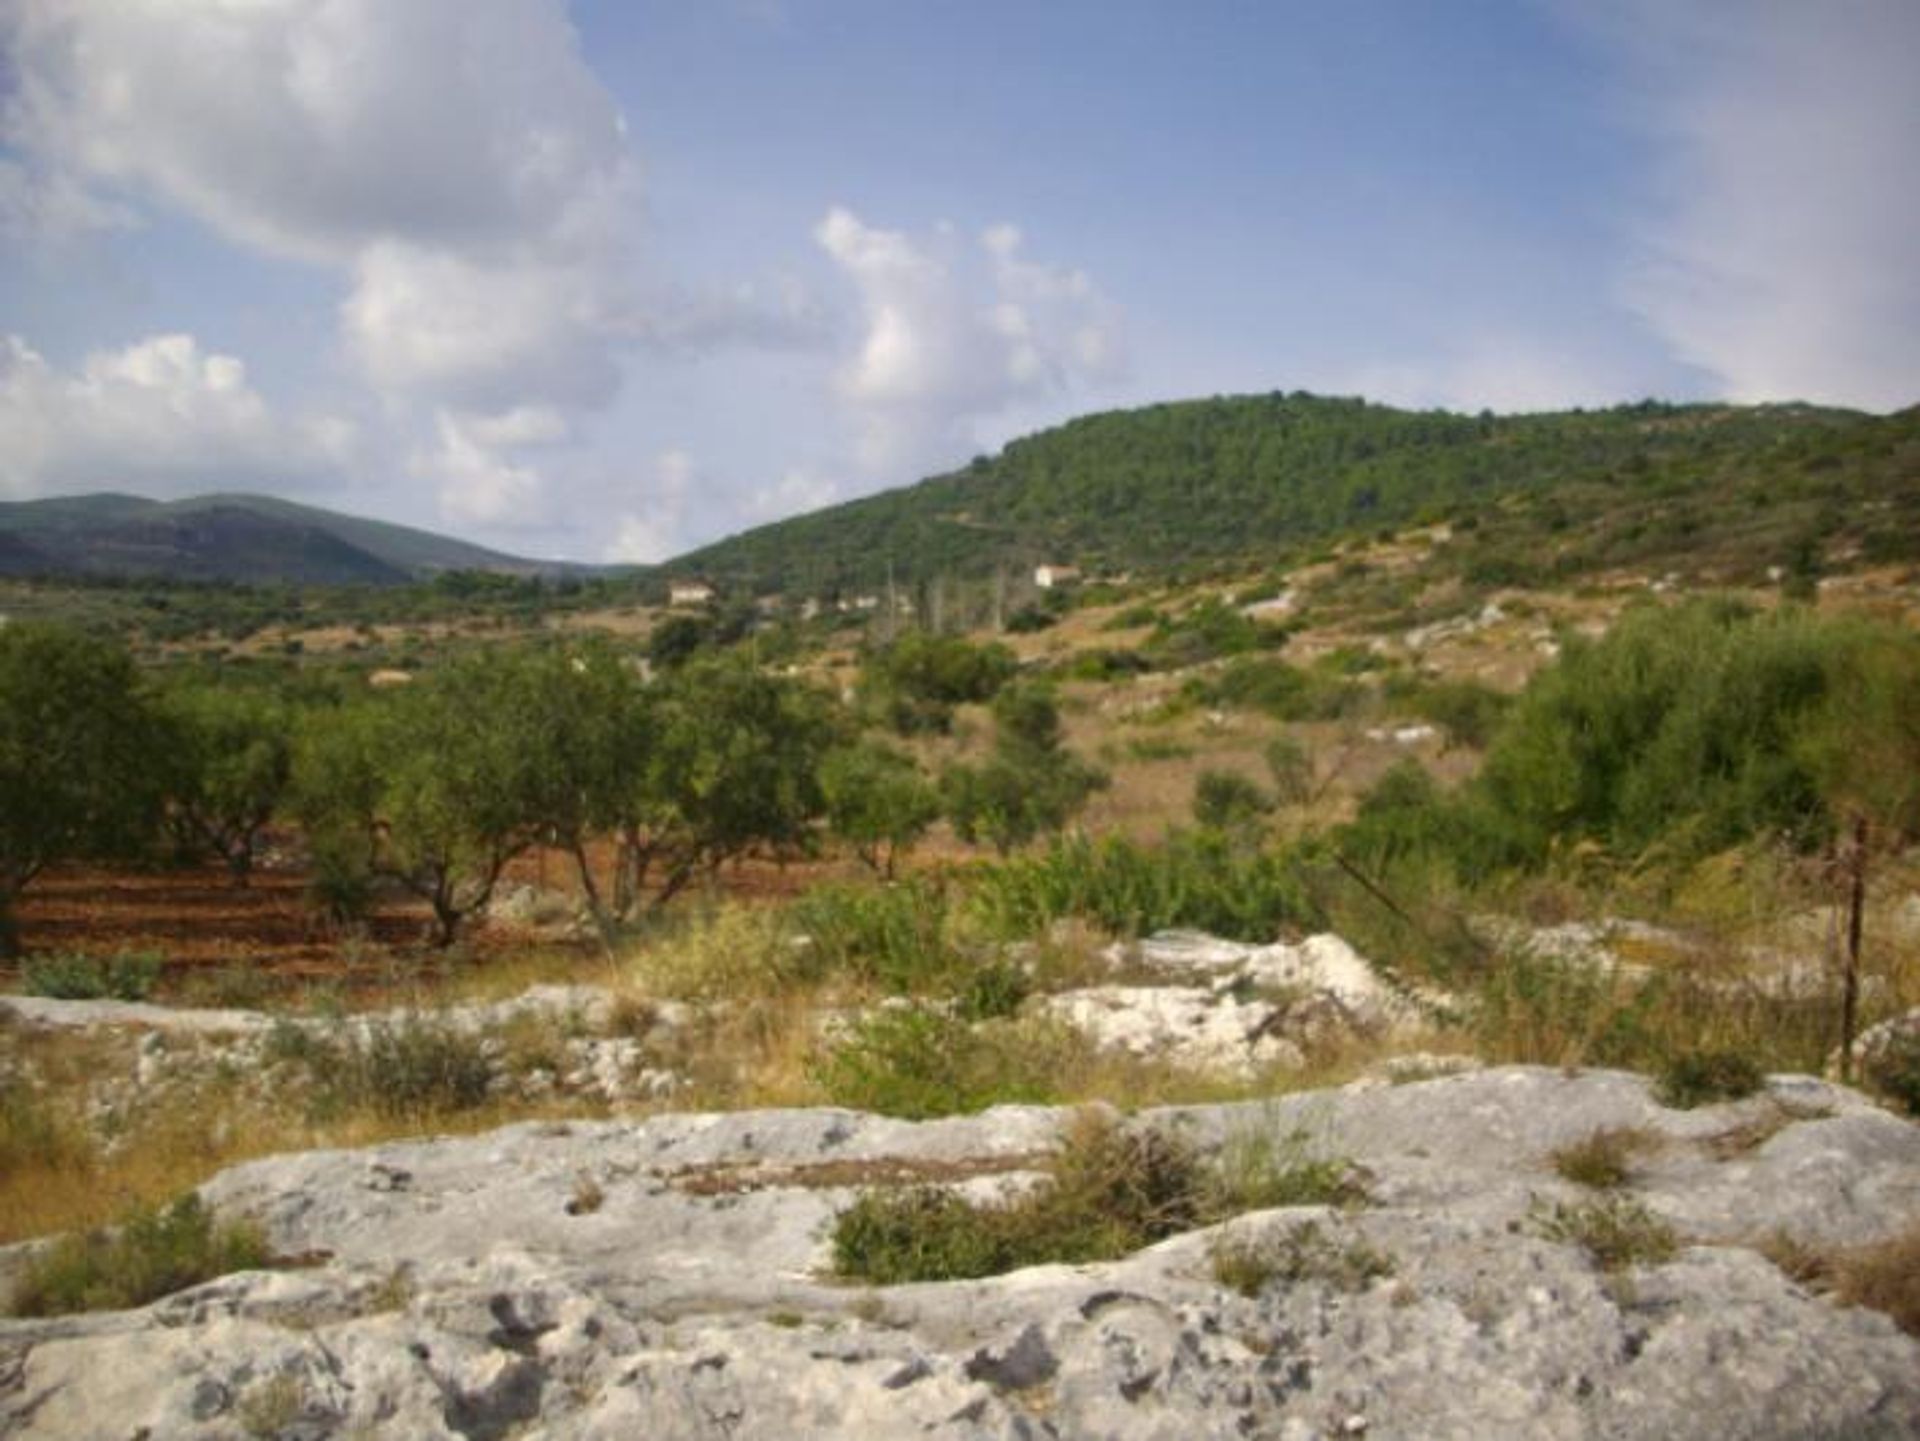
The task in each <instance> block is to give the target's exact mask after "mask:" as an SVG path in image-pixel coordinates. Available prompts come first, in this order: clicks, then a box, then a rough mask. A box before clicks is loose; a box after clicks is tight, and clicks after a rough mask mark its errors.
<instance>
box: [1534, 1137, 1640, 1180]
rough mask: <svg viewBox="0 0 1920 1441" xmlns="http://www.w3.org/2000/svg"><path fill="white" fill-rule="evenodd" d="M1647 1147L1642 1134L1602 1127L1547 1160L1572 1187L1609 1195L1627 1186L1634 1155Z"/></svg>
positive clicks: (1570, 1143) (1565, 1146) (1569, 1144)
mask: <svg viewBox="0 0 1920 1441" xmlns="http://www.w3.org/2000/svg"><path fill="white" fill-rule="evenodd" d="M1648 1143H1649V1138H1648V1137H1647V1135H1646V1134H1645V1133H1643V1132H1640V1131H1636V1130H1633V1129H1632V1128H1630V1127H1621V1126H1603V1127H1601V1128H1600V1129H1599V1130H1596V1131H1593V1132H1590V1133H1589V1134H1588V1135H1586V1136H1583V1137H1582V1138H1581V1139H1579V1140H1578V1141H1572V1142H1569V1143H1568V1144H1567V1145H1564V1146H1562V1147H1560V1149H1559V1150H1557V1151H1555V1152H1554V1153H1553V1155H1552V1156H1551V1157H1550V1158H1549V1159H1550V1160H1551V1161H1552V1162H1553V1169H1554V1170H1556V1171H1558V1172H1559V1173H1560V1175H1561V1177H1562V1178H1563V1179H1565V1180H1568V1181H1571V1182H1573V1183H1574V1185H1576V1186H1588V1187H1591V1188H1592V1189H1594V1190H1596V1191H1610V1190H1612V1189H1613V1188H1614V1187H1616V1186H1624V1185H1625V1184H1626V1183H1627V1178H1628V1177H1629V1176H1630V1175H1631V1174H1632V1169H1633V1157H1634V1154H1635V1153H1636V1152H1637V1151H1639V1150H1641V1149H1642V1148H1643V1147H1645V1146H1646V1145H1647V1144H1648Z"/></svg>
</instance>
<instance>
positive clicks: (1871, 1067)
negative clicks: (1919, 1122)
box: [1860, 1026, 1920, 1116]
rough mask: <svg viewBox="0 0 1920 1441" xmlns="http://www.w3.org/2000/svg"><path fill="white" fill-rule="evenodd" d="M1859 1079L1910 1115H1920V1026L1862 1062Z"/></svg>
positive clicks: (1900, 1034) (1902, 1033) (1903, 1032)
mask: <svg viewBox="0 0 1920 1441" xmlns="http://www.w3.org/2000/svg"><path fill="white" fill-rule="evenodd" d="M1860 1079H1861V1080H1862V1081H1863V1082H1865V1084H1866V1085H1868V1086H1869V1087H1871V1088H1872V1089H1873V1090H1875V1091H1878V1092H1879V1093H1880V1094H1881V1095H1883V1096H1885V1097H1886V1098H1887V1099H1888V1100H1890V1101H1892V1102H1894V1103H1895V1104H1896V1105H1898V1106H1899V1107H1900V1109H1901V1110H1903V1111H1905V1112H1906V1113H1907V1114H1908V1115H1909V1116H1920V1027H1911V1026H1910V1027H1907V1028H1905V1029H1903V1030H1900V1031H1898V1032H1896V1033H1895V1034H1894V1035H1892V1036H1891V1037H1889V1038H1888V1039H1887V1040H1886V1041H1884V1042H1882V1043H1881V1044H1880V1045H1878V1046H1875V1047H1874V1048H1873V1049H1872V1050H1871V1051H1870V1052H1869V1053H1868V1054H1867V1055H1866V1056H1865V1057H1864V1059H1863V1060H1862V1061H1861V1064H1860Z"/></svg>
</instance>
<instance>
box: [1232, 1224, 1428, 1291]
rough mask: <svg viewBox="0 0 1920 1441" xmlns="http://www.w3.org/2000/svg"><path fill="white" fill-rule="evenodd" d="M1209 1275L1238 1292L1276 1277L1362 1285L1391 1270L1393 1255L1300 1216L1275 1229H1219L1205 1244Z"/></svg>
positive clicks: (1353, 1287) (1346, 1287) (1345, 1287)
mask: <svg viewBox="0 0 1920 1441" xmlns="http://www.w3.org/2000/svg"><path fill="white" fill-rule="evenodd" d="M1208 1260H1209V1261H1210V1262H1211V1264H1212V1267H1213V1279H1214V1280H1215V1281H1217V1282H1219V1283H1220V1284H1221V1285H1222V1286H1225V1287H1226V1288H1227V1289H1228V1290H1231V1291H1238V1292H1239V1293H1240V1294H1241V1295H1242V1296H1246V1297H1249V1298H1251V1297H1254V1296H1258V1295H1259V1294H1260V1293H1261V1292H1262V1291H1263V1290H1265V1289H1266V1288H1267V1287H1268V1286H1269V1285H1271V1284H1272V1283H1273V1282H1275V1281H1285V1282H1290V1283H1293V1284H1298V1283H1300V1282H1303V1281H1317V1282H1320V1283H1321V1284H1323V1285H1327V1286H1331V1287H1333V1288H1334V1289H1335V1290H1336V1291H1360V1290H1364V1289H1365V1288H1366V1286H1367V1284H1368V1283H1369V1282H1371V1281H1374V1280H1377V1279H1378V1278H1380V1277H1382V1276H1391V1275H1392V1274H1393V1271H1394V1265H1393V1258H1392V1257H1390V1256H1388V1255H1386V1254H1385V1253H1384V1252H1381V1251H1376V1250H1374V1249H1373V1248H1372V1247H1371V1246H1369V1245H1367V1243H1366V1242H1364V1241H1360V1240H1353V1241H1348V1242H1345V1243H1344V1244H1343V1243H1342V1242H1340V1241H1337V1240H1335V1239H1334V1238H1332V1237H1331V1236H1328V1235H1326V1234H1324V1233H1323V1232H1322V1231H1321V1229H1320V1226H1319V1223H1318V1222H1315V1221H1301V1222H1299V1223H1298V1224H1297V1225H1294V1226H1290V1227H1288V1228H1287V1229H1286V1230H1285V1231H1282V1232H1281V1233H1280V1234H1278V1235H1265V1236H1240V1235H1235V1234H1231V1233H1228V1234H1222V1235H1220V1236H1217V1237H1215V1238H1214V1242H1213V1244H1212V1246H1211V1247H1209V1248H1208Z"/></svg>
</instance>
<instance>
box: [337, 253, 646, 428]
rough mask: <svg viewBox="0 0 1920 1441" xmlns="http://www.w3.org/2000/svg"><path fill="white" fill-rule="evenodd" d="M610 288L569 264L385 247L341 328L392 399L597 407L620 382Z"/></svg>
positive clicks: (362, 266)
mask: <svg viewBox="0 0 1920 1441" xmlns="http://www.w3.org/2000/svg"><path fill="white" fill-rule="evenodd" d="M605 290H606V285H605V283H604V281H603V278H602V277H600V276H599V275H597V274H596V273H595V272H594V271H593V270H592V269H591V268H586V267H582V266H579V265H575V264H572V263H569V262H566V261H561V262H559V263H553V262H549V261H544V260H539V259H533V258H515V259H511V260H506V261H496V260H491V259H487V260H474V259H470V258H468V257H466V256H463V255H458V254H455V253H453V252H451V251H446V250H435V249H427V248H421V247H418V246H414V245H409V244H405V243H402V242H398V241H382V242H380V243H379V244H376V245H372V246H369V247H368V248H367V249H366V250H365V251H364V252H363V253H362V254H361V255H360V257H359V259H358V260H357V261H356V262H355V263H354V287H353V291H352V294H351V295H349V296H348V298H347V300H346V302H345V303H344V304H343V305H342V306H341V328H342V330H343V332H344V334H345V336H346V339H347V343H348V347H349V349H350V350H351V352H352V353H353V355H354V356H355V357H356V359H357V360H358V361H359V364H360V366H361V368H362V369H363V371H364V372H365V373H366V375H367V376H368V377H369V378H370V379H371V380H372V381H373V382H374V384H375V385H376V386H378V387H379V388H381V389H382V390H385V391H388V392H392V393H406V394H424V395H428V396H434V397H439V398H442V399H446V400H452V401H457V402H459V403H461V404H466V405H485V406H510V405H514V404H518V403H525V402H527V401H530V400H539V401H547V402H560V403H565V404H570V405H574V406H594V405H599V404H603V403H604V402H605V401H607V400H608V399H610V398H611V397H612V395H613V393H614V391H615V390H616V389H617V387H618V385H619V372H618V370H617V369H616V367H615V364H614V358H613V355H612V351H611V347H610V336H609V334H608V331H607V327H606V324H605V320H606V310H605V303H606V298H605Z"/></svg>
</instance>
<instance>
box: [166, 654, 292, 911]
mask: <svg viewBox="0 0 1920 1441" xmlns="http://www.w3.org/2000/svg"><path fill="white" fill-rule="evenodd" d="M158 708H159V714H160V720H161V724H162V728H163V730H164V732H165V737H166V756H165V757H164V770H165V775H166V788H167V811H168V820H169V822H170V824H171V825H172V826H173V828H174V830H175V831H176V832H177V833H178V834H179V835H180V837H181V838H182V839H183V840H185V841H187V842H188V843H190V844H191V845H193V846H194V847H196V848H203V849H205V850H209V851H211V852H212V853H213V854H214V855H216V856H218V857H219V858H220V860H221V861H222V862H223V863H225V865H226V867H227V870H228V873H229V874H230V875H231V876H232V877H233V881H234V884H235V885H237V886H244V885H246V884H247V880H248V877H249V876H250V875H251V874H252V871H253V861H254V855H255V853H256V851H257V850H258V847H259V840H260V833H261V831H262V830H264V829H265V827H266V825H267V823H268V821H270V820H271V819H272V818H273V815H274V812H275V810H276V809H278V807H279V806H280V804H281V802H282V800H283V799H284V797H285V794H286V790H287V784H288V781H289V779H290V778H291V775H292V770H293V717H292V714H291V711H290V710H289V708H288V707H287V706H286V704H284V703H283V702H282V701H281V700H280V699H279V698H278V697H277V696H274V695H271V694H268V693H265V692H262V691H258V690H254V689H243V688H241V687H238V686H235V685H221V684H217V683H213V682H209V681H205V680H195V681H188V682H182V683H177V684H175V685H173V686H170V687H169V688H168V689H166V690H165V691H163V692H162V693H161V695H160V697H159V701H158Z"/></svg>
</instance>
